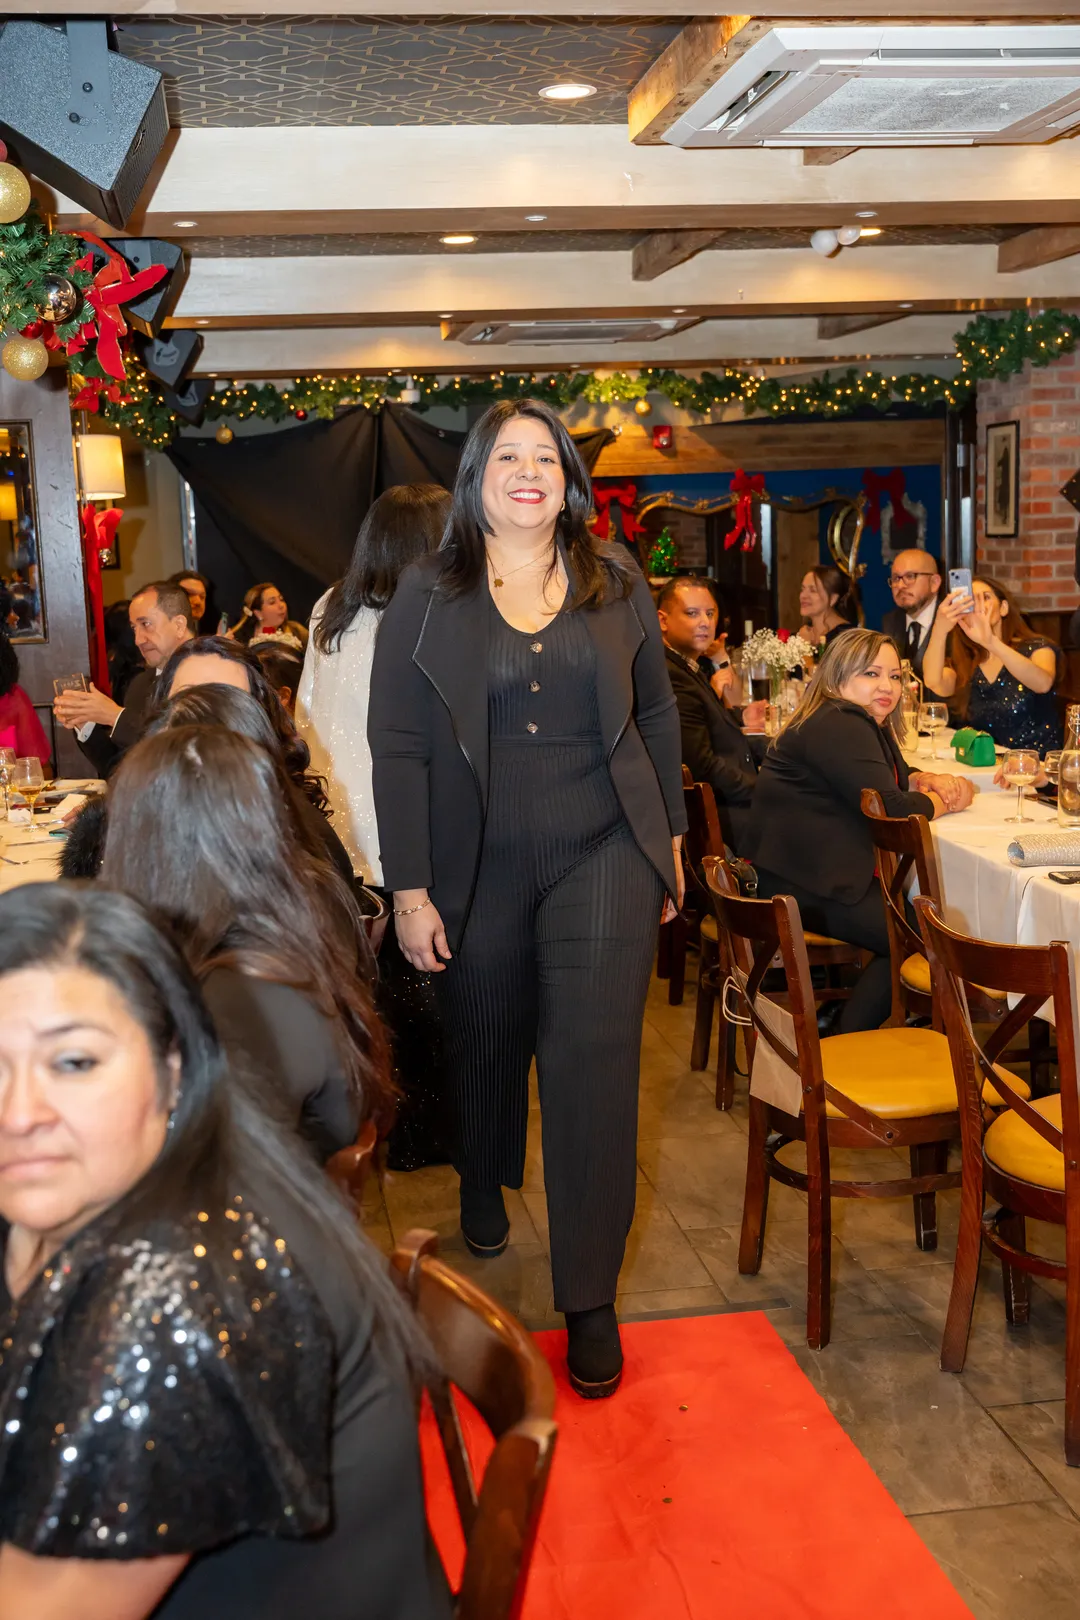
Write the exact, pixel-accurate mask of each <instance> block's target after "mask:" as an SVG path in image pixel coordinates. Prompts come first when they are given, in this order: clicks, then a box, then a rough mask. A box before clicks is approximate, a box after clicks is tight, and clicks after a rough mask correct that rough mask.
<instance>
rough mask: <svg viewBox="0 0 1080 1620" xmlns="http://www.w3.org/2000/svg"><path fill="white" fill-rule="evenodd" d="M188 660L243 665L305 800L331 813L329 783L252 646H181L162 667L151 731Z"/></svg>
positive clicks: (225, 641) (221, 641)
mask: <svg viewBox="0 0 1080 1620" xmlns="http://www.w3.org/2000/svg"><path fill="white" fill-rule="evenodd" d="M188 658H227V659H228V660H229V662H230V663H232V664H239V665H241V667H242V668H243V669H244V671H245V672H246V674H247V682H248V691H249V692H250V693H251V695H252V697H253V698H254V699H255V701H256V703H257V704H258V705H259V707H260V708H261V709H262V710H263V712H264V713H265V715H266V718H267V719H268V720H269V722H270V724H271V725H272V726H273V728H274V731H275V733H276V734H277V739H278V742H279V743H280V745H281V756H282V760H283V761H284V764H285V769H286V770H287V771H288V773H289V775H290V776H291V777H292V779H293V781H294V782H295V783H296V785H297V787H298V788H299V789H300V790H301V792H302V793H303V794H304V795H305V797H306V798H308V799H310V800H311V802H312V804H313V805H314V806H315V808H316V810H321V811H322V812H323V814H324V815H325V814H328V813H329V812H330V801H329V799H328V798H327V796H326V781H325V779H324V778H323V777H321V776H318V775H316V773H315V772H314V771H313V770H312V769H311V750H310V748H309V747H308V745H307V743H306V742H305V741H304V739H303V737H301V735H300V733H299V732H298V731H297V729H296V727H295V725H294V724H293V720H292V716H291V715H290V714H288V713H287V711H286V709H285V706H284V704H283V703H282V701H281V699H280V698H279V697H278V695H277V693H276V692H275V690H274V688H273V687H272V686H271V684H270V681H269V680H268V679H267V675H266V671H265V670H264V669H263V666H262V663H261V661H260V659H259V657H258V654H257V653H256V652H255V651H254V650H253V649H252V648H250V647H244V646H241V645H240V643H239V642H236V641H230V639H229V637H228V636H196V637H195V639H194V640H193V641H185V642H183V643H182V644H181V645H180V646H179V647H177V649H176V651H175V652H174V653H173V655H172V657H171V658H170V659H169V660H168V662H167V663H165V664H164V665H163V666H162V670H161V674H160V675H159V676H158V679H157V681H156V682H155V683H154V692H155V695H154V698H153V701H152V702H151V704H150V708H149V710H148V712H147V716H146V724H147V728H148V729H149V727H150V726H152V725H153V723H154V721H155V720H156V719H157V717H158V715H159V714H160V713H161V711H162V709H163V708H164V707H165V705H166V703H168V701H169V688H170V687H171V686H172V683H173V676H174V675H175V674H176V672H177V670H178V669H179V668H180V665H181V664H182V663H184V662H185V660H186V659H188ZM207 684H208V685H213V684H214V683H213V682H208V683H207Z"/></svg>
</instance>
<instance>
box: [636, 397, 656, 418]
mask: <svg viewBox="0 0 1080 1620" xmlns="http://www.w3.org/2000/svg"><path fill="white" fill-rule="evenodd" d="M634 409H635V411H636V412H637V414H638V415H639V416H651V415H652V406H651V405H650V404H649V402H648V400H647V399H637V400H635V401H634Z"/></svg>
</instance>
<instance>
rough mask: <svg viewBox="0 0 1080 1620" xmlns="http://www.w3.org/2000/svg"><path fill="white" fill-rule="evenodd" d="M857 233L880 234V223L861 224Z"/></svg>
mask: <svg viewBox="0 0 1080 1620" xmlns="http://www.w3.org/2000/svg"><path fill="white" fill-rule="evenodd" d="M859 235H860V236H880V235H881V226H880V225H863V226H861V227H860V229H859Z"/></svg>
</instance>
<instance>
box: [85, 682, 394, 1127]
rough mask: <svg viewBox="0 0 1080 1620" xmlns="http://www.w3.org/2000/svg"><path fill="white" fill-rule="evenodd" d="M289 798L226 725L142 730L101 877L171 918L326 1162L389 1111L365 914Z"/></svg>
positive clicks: (266, 755)
mask: <svg viewBox="0 0 1080 1620" xmlns="http://www.w3.org/2000/svg"><path fill="white" fill-rule="evenodd" d="M196 696H198V697H199V698H203V694H198V695H197V694H195V693H191V694H186V698H185V699H177V700H176V701H178V702H180V701H185V700H186V701H189V702H190V701H192V700H194V699H195V698H196ZM237 696H238V697H242V696H243V694H237ZM246 701H247V702H248V703H250V702H251V700H250V699H247V700H246ZM291 798H292V793H291V789H290V786H289V783H288V780H287V779H286V777H285V776H284V774H283V772H282V770H281V768H280V766H279V765H278V764H277V762H276V761H275V759H274V757H273V755H272V754H271V752H270V751H269V750H268V749H266V748H262V747H260V746H259V745H258V744H257V743H254V742H251V741H249V739H248V738H247V737H244V736H241V735H238V734H237V733H236V732H234V731H228V730H225V729H224V727H223V726H221V725H216V726H205V725H199V726H177V727H175V728H167V729H164V730H162V731H161V732H160V733H159V734H158V735H156V736H150V737H144V738H143V740H142V742H140V743H137V744H136V746H135V747H134V748H133V749H132V750H131V751H130V753H128V754H127V755H126V756H125V758H124V761H123V764H122V766H121V768H120V770H119V771H118V772H117V773H116V775H115V777H114V778H113V783H112V786H111V788H110V791H109V814H108V824H107V829H106V839H105V858H104V861H103V863H102V868H101V881H102V882H104V883H106V884H108V885H109V886H110V887H112V888H116V889H122V890H123V891H124V892H125V893H127V894H131V895H133V896H134V897H135V898H136V899H137V900H141V901H142V902H143V903H144V904H145V905H147V906H149V907H151V908H152V909H153V911H154V912H155V914H156V915H157V916H158V917H160V918H161V919H162V920H163V921H165V922H166V923H168V925H169V926H170V928H171V929H172V931H173V934H174V936H175V937H176V938H177V939H178V940H179V942H180V944H181V946H182V947H183V949H184V951H185V953H186V954H187V957H188V960H189V962H190V963H191V965H192V967H193V968H194V970H195V973H196V975H197V976H198V978H199V979H200V980H201V981H202V983H203V988H204V991H205V994H206V999H207V1002H208V1004H209V1006H210V1009H211V1011H212V1012H213V1014H214V1017H215V1019H216V1020H217V1023H218V1028H219V1032H220V1034H221V1036H222V1038H223V1039H224V1041H225V1044H226V1046H227V1048H228V1049H229V1052H230V1055H231V1056H233V1057H234V1058H235V1059H237V1060H238V1061H242V1062H244V1063H245V1064H246V1065H247V1067H248V1068H249V1069H250V1070H251V1071H253V1072H254V1073H255V1074H257V1075H259V1076H260V1077H261V1078H264V1079H265V1080H266V1081H268V1082H269V1083H270V1084H272V1085H273V1086H274V1087H276V1089H277V1091H278V1092H279V1094H280V1095H281V1096H282V1097H283V1098H286V1099H288V1104H289V1108H290V1117H291V1118H292V1119H293V1121H294V1122H295V1123H297V1124H299V1127H300V1129H301V1130H302V1131H303V1133H304V1134H305V1135H306V1136H307V1137H308V1138H309V1140H310V1141H311V1142H312V1144H313V1145H314V1147H315V1148H316V1150H317V1151H318V1153H319V1154H320V1156H321V1157H322V1158H323V1159H327V1158H329V1157H330V1156H331V1155H332V1154H333V1153H336V1152H337V1150H338V1149H339V1148H342V1147H347V1146H348V1145H349V1144H350V1143H351V1142H354V1141H355V1140H356V1137H357V1134H358V1132H359V1128H360V1123H361V1120H362V1119H363V1118H365V1117H367V1116H369V1115H371V1114H377V1115H379V1116H385V1114H386V1113H387V1112H388V1111H389V1109H388V1104H389V1086H388V1085H387V1083H386V1081H385V1076H384V1058H385V1054H384V1043H383V1036H382V1029H381V1026H380V1025H379V1022H378V1019H377V1018H376V1016H375V1013H374V1011H373V1009H372V1006H371V1000H370V996H369V994H368V991H367V988H366V983H365V980H366V979H367V978H368V977H370V963H371V958H370V951H369V949H368V945H367V939H366V936H365V935H364V931H363V923H362V920H361V917H360V913H359V911H358V909H357V907H356V906H355V904H354V902H353V900H352V897H351V894H350V893H349V891H348V890H347V889H346V887H345V884H344V883H343V881H342V880H341V879H340V878H339V877H338V876H337V874H336V873H335V872H333V871H332V870H331V869H330V868H329V867H328V866H327V864H326V863H325V862H324V861H322V860H320V859H318V858H317V857H316V856H315V855H314V854H313V852H312V849H311V847H310V846H307V845H305V843H304V841H303V840H302V839H301V837H300V836H298V832H297V827H296V822H295V818H294V816H293V813H292V811H291V808H290V804H291Z"/></svg>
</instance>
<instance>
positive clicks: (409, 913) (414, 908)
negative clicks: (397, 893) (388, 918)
mask: <svg viewBox="0 0 1080 1620" xmlns="http://www.w3.org/2000/svg"><path fill="white" fill-rule="evenodd" d="M430 904H431V901H430V900H421V902H420V904H419V905H418V906H406V907H405V909H404V910H403V911H399V910H398V908H397V906H395V907H394V916H395V917H411V916H412V915H413V912H415V911H423V909H424V907H425V906H430Z"/></svg>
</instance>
